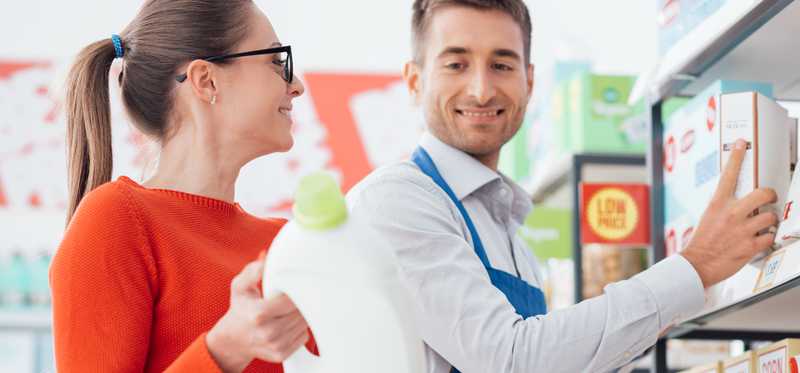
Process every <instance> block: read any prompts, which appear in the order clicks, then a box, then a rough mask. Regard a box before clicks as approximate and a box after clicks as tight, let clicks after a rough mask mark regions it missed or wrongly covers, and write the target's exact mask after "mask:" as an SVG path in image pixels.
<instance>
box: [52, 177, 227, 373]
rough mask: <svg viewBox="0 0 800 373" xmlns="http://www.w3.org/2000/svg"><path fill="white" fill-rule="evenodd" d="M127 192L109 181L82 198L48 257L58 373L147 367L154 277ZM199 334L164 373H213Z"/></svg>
mask: <svg viewBox="0 0 800 373" xmlns="http://www.w3.org/2000/svg"><path fill="white" fill-rule="evenodd" d="M127 193H128V192H127V191H126V190H125V189H124V187H121V186H119V185H118V184H115V183H108V184H105V185H103V186H101V187H99V188H97V189H96V190H94V191H92V192H91V193H89V194H88V195H87V196H86V197H85V198H84V200H83V201H82V202H81V204H80V206H79V207H78V209H77V211H76V212H75V215H74V216H73V218H72V221H71V222H70V224H69V226H68V227H67V230H66V232H65V235H64V238H63V240H62V242H61V245H60V246H59V248H58V250H57V252H56V254H55V257H54V259H53V263H52V265H51V268H50V286H51V289H52V293H53V297H52V298H53V338H54V349H55V360H56V366H57V370H58V372H61V373H69V372H142V371H144V370H145V369H146V367H147V356H148V351H149V344H150V337H151V336H150V334H151V322H152V317H153V312H154V301H155V299H157V297H158V294H157V293H158V277H157V276H158V274H157V271H156V266H155V261H154V259H153V256H152V252H151V251H150V247H149V245H148V240H147V239H146V236H145V234H144V231H143V228H142V224H141V222H140V221H139V218H138V215H137V212H136V210H134V207H133V206H132V204H131V199H130V196H129V195H128V194H127ZM204 336H205V335H202V336H200V337H198V338H197V340H196V341H195V342H194V343H193V344H192V345H191V346H190V347H189V348H187V349H186V350H185V351H184V352H183V353H182V354H181V355H180V356H179V357H178V359H176V360H175V361H174V362H173V364H172V366H171V367H170V368H169V370H170V371H187V370H184V369H190V371H193V372H215V373H216V372H220V369H219V367H218V366H217V365H216V364H215V363H214V361H213V359H212V358H211V357H210V355H209V354H208V350H207V348H206V346H205V338H204Z"/></svg>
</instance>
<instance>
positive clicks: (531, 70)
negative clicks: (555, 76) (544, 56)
mask: <svg viewBox="0 0 800 373" xmlns="http://www.w3.org/2000/svg"><path fill="white" fill-rule="evenodd" d="M535 71H536V66H534V65H533V64H532V63H529V64H528V76H527V80H528V81H527V84H528V101H530V100H531V97H533V87H534V85H535V82H536V78H535V77H534V75H533V73H534V72H535Z"/></svg>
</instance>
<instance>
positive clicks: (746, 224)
mask: <svg viewBox="0 0 800 373" xmlns="http://www.w3.org/2000/svg"><path fill="white" fill-rule="evenodd" d="M745 147H746V144H745V142H744V141H742V140H739V141H737V142H736V145H735V147H734V149H733V151H732V153H731V157H730V160H729V161H728V165H727V167H725V171H724V172H723V174H722V177H721V179H720V181H719V185H718V186H717V191H716V193H715V194H714V197H713V198H712V200H711V203H710V204H709V205H708V208H707V209H706V211H705V213H703V218H702V219H701V220H700V224H698V227H697V230H696V231H695V234H694V236H693V237H692V240H691V241H690V242H689V245H688V246H687V247H686V249H685V250H684V251H683V252H682V255H683V257H684V258H686V260H688V261H689V263H691V264H692V265H693V266H694V268H695V270H696V271H697V273H698V274H699V275H700V279H701V280H702V282H703V286H704V287H705V288H708V287H711V286H713V285H715V284H717V283H719V282H721V281H723V280H725V279H727V278H728V277H730V276H732V275H734V274H735V273H736V272H738V271H739V270H740V269H741V268H742V267H744V265H745V264H747V263H748V262H749V261H750V259H752V258H753V257H754V256H755V255H756V254H758V253H760V252H762V251H764V250H766V249H767V248H768V247H770V246H771V245H772V243H773V242H774V241H775V234H774V233H763V234H760V232H763V231H764V230H766V229H767V228H769V227H772V226H775V225H777V224H778V216H777V215H776V214H774V213H761V214H753V212H754V211H756V210H758V209H759V208H760V207H762V206H765V205H768V204H770V203H775V202H776V201H777V195H776V194H775V191H774V190H771V189H756V190H754V191H753V192H751V193H750V194H748V195H747V196H745V197H744V198H742V199H738V200H737V199H736V198H735V197H734V193H735V191H736V181H737V179H738V177H739V172H740V170H741V167H742V161H743V160H744V155H745V151H746V149H745Z"/></svg>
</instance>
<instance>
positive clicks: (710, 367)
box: [680, 361, 722, 373]
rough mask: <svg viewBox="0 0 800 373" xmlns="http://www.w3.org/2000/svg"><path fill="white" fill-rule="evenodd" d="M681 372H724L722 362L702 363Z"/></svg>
mask: <svg viewBox="0 0 800 373" xmlns="http://www.w3.org/2000/svg"><path fill="white" fill-rule="evenodd" d="M680 373H722V362H720V361H718V362H716V363H711V364H707V365H702V366H699V367H695V368H692V369H688V370H684V371H682V372H680Z"/></svg>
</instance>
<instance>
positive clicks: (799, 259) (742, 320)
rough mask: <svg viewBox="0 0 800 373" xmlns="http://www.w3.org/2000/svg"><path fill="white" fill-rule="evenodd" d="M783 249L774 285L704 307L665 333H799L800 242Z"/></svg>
mask: <svg viewBox="0 0 800 373" xmlns="http://www.w3.org/2000/svg"><path fill="white" fill-rule="evenodd" d="M785 250H786V251H785V253H784V254H783V256H782V257H783V262H782V263H781V265H780V268H779V269H778V272H777V273H776V280H775V281H776V282H775V284H774V285H773V286H771V287H769V288H767V289H763V290H761V291H758V292H756V293H754V294H751V295H748V296H745V297H743V298H742V299H738V300H735V301H732V302H729V303H727V304H723V305H720V306H718V307H714V308H712V309H709V310H706V311H705V312H703V313H701V314H700V315H698V316H695V317H693V318H692V319H690V320H688V321H686V322H683V323H681V324H680V325H678V326H676V327H675V328H673V329H672V330H671V331H670V332H669V334H668V337H670V338H680V337H683V336H685V335H686V334H688V333H698V332H702V331H712V332H714V333H724V332H734V333H738V334H742V333H783V334H795V335H800V313H798V310H800V243H797V244H794V245H792V246H789V247H787V248H786V249H785Z"/></svg>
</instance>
